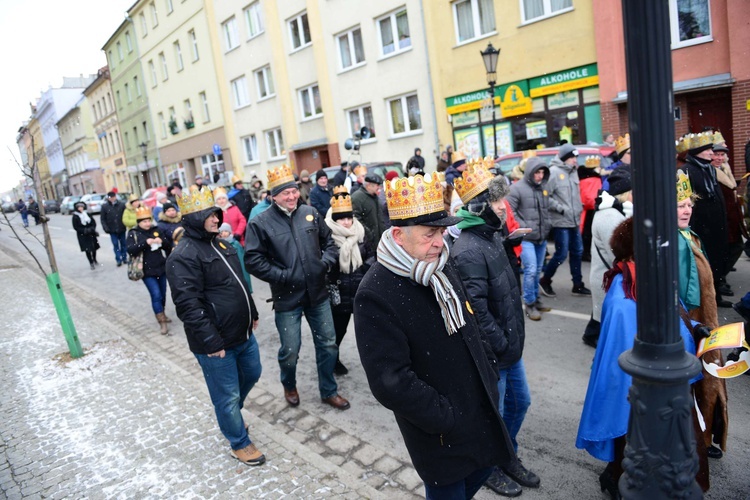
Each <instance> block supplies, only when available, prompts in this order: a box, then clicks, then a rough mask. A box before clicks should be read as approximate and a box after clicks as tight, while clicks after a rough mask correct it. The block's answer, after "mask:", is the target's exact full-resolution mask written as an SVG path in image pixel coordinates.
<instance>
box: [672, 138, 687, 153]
mask: <svg viewBox="0 0 750 500" xmlns="http://www.w3.org/2000/svg"><path fill="white" fill-rule="evenodd" d="M690 135H691V134H685V135H683V136H682V137H680V140H678V141H675V142H674V147H675V150H676V151H677V154H678V155H680V154H682V153H684V152H686V151H687V150H688V149H690Z"/></svg>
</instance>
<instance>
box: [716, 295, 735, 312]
mask: <svg viewBox="0 0 750 500" xmlns="http://www.w3.org/2000/svg"><path fill="white" fill-rule="evenodd" d="M716 305H717V306H718V307H723V308H727V309H728V308H730V307H733V306H734V304H732V303H731V302H729V301H728V300H724V299H722V298H719V297H717V298H716Z"/></svg>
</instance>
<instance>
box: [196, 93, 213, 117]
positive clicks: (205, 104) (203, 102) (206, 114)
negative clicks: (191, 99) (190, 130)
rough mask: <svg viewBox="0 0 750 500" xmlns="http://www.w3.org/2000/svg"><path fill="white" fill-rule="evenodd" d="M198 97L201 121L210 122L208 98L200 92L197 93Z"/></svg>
mask: <svg viewBox="0 0 750 500" xmlns="http://www.w3.org/2000/svg"><path fill="white" fill-rule="evenodd" d="M198 97H200V98H201V108H203V123H207V122H210V121H211V114H210V113H209V112H208V98H207V97H206V93H205V92H201V93H199V94H198Z"/></svg>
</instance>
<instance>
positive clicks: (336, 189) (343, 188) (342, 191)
mask: <svg viewBox="0 0 750 500" xmlns="http://www.w3.org/2000/svg"><path fill="white" fill-rule="evenodd" d="M337 194H349V190H348V189H346V186H344V185H343V184H342V185H340V186H336V187H334V188H333V196H336V195H337Z"/></svg>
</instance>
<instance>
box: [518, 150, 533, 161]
mask: <svg viewBox="0 0 750 500" xmlns="http://www.w3.org/2000/svg"><path fill="white" fill-rule="evenodd" d="M534 156H536V151H534V150H533V149H527V150H526V151H521V158H522V159H524V160H525V159H527V158H531V157H534Z"/></svg>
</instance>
